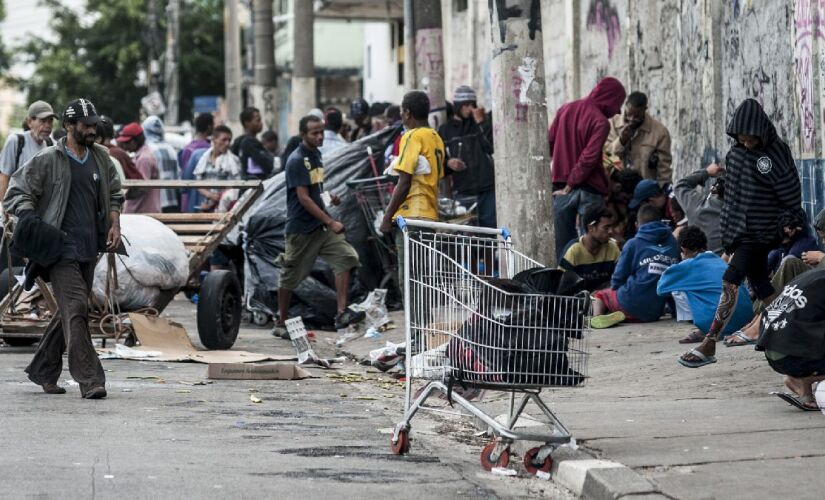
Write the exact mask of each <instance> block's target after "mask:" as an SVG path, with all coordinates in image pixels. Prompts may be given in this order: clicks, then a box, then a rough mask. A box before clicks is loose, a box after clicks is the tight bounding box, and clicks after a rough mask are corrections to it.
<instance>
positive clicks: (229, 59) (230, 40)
mask: <svg viewBox="0 0 825 500" xmlns="http://www.w3.org/2000/svg"><path fill="white" fill-rule="evenodd" d="M239 27H240V26H239V23H238V0H225V1H224V15H223V38H224V42H223V43H224V77H225V79H226V91H225V93H226V96H225V99H226V114H227V117H226V121H227V125H228V126H229V128H231V129H232V132H234V133H235V134H237V133H240V131H241V124H240V121H239V120H240V118H239V115H240V114H241V40H240V31H239Z"/></svg>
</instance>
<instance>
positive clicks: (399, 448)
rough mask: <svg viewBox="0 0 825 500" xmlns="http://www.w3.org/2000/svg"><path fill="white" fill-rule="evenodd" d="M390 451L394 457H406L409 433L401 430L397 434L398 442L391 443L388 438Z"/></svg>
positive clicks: (408, 446) (408, 450) (408, 447)
mask: <svg viewBox="0 0 825 500" xmlns="http://www.w3.org/2000/svg"><path fill="white" fill-rule="evenodd" d="M390 449H391V450H392V452H393V453H394V454H396V455H406V454H407V453H409V452H410V431H408V430H406V429H405V430H402V431H400V432H399V433H398V441H396V442H394V443H393V442H392V437H390Z"/></svg>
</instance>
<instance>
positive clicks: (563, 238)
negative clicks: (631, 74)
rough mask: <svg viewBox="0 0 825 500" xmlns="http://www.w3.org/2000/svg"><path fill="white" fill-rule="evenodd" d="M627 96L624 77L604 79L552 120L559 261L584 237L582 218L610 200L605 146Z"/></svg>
mask: <svg viewBox="0 0 825 500" xmlns="http://www.w3.org/2000/svg"><path fill="white" fill-rule="evenodd" d="M625 95H626V92H625V89H624V87H623V86H622V84H621V82H619V80H617V79H615V78H612V77H609V76H608V77H606V78H602V79H601V81H599V83H598V84H596V87H595V88H594V89H593V91H592V92H590V95H589V96H587V97H585V98H584V99H579V100H578V101H573V102H570V103H567V104H565V105H564V106H562V107H561V109H559V111H558V113H556V117H555V119H553V124H552V125H550V130H549V131H548V133H547V138H548V141H549V142H550V154H551V155H552V156H553V166H552V175H553V189H554V192H553V212H554V223H555V234H556V259H557V260H558V259H560V258H561V252H562V250H564V247H565V246H566V245H567V243H568V242H569V241H570V240H572V239H574V238H576V236H578V233H577V231H576V217H577V216H578V217H579V220H580V221H581V220H583V219H584V214H585V213H586V212H587V210H588V209H589V208H590V207H591V206H593V205H598V204H599V203H604V199H605V197H606V196H607V195H608V194H609V188H608V184H607V172H606V171H605V169H604V166H603V164H602V148H603V147H604V144H605V140H607V135H608V133H610V122H609V121H608V119H609V118H610V117H612V116H615V115H617V114H618V113H619V111H621V109H622V103H623V102H624V98H625ZM581 232H582V233H583V232H584V230H583V229H582V230H581Z"/></svg>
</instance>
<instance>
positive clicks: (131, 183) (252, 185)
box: [121, 180, 262, 189]
mask: <svg viewBox="0 0 825 500" xmlns="http://www.w3.org/2000/svg"><path fill="white" fill-rule="evenodd" d="M261 182H262V181H183V180H178V181H171V180H170V181H161V180H124V181H123V182H122V183H121V185H122V186H123V188H124V189H128V188H144V189H146V188H157V189H169V188H178V189H180V188H187V189H189V188H201V189H233V188H237V189H256V188H261Z"/></svg>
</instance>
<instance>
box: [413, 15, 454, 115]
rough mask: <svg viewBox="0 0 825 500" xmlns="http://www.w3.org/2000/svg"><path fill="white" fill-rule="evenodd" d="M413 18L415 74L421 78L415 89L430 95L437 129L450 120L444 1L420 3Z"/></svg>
mask: <svg viewBox="0 0 825 500" xmlns="http://www.w3.org/2000/svg"><path fill="white" fill-rule="evenodd" d="M412 17H413V24H414V26H415V46H414V49H413V50H414V53H415V58H414V62H415V74H416V76H417V77H418V81H417V82H416V83H415V87H414V88H420V89H422V90H424V91H426V92H427V94H428V95H429V96H430V125H431V126H432V127H433V128H436V129H437V128H438V127H439V125H441V124H443V123H444V122H445V121H447V107H446V106H447V102H446V100H445V94H444V42H443V38H444V37H443V32H442V28H441V1H440V0H418V1H417V2H416V3H415V9H414V10H413V16H412Z"/></svg>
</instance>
